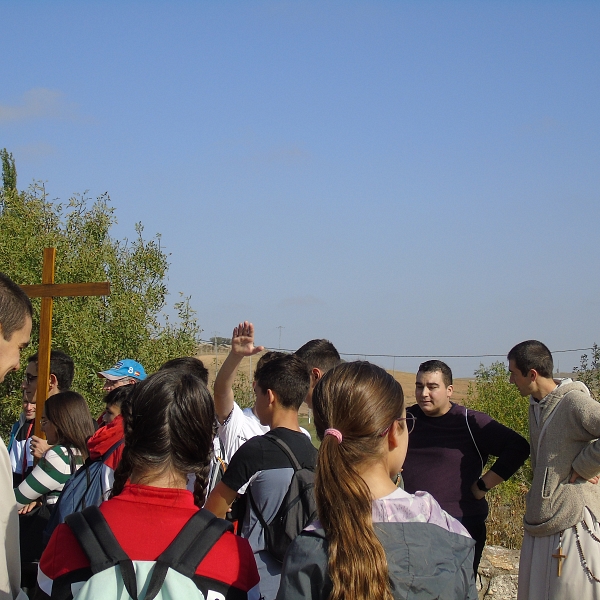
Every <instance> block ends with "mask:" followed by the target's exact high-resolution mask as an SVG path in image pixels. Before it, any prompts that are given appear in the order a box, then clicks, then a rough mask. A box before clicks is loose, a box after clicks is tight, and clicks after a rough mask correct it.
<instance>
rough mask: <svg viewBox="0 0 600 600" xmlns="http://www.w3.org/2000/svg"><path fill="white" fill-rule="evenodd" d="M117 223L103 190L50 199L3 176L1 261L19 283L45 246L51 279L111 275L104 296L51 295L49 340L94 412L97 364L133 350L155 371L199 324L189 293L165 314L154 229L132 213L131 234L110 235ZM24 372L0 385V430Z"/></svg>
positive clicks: (36, 265)
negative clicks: (52, 253)
mask: <svg viewBox="0 0 600 600" xmlns="http://www.w3.org/2000/svg"><path fill="white" fill-rule="evenodd" d="M4 158H5V155H3V156H2V159H3V161H4ZM7 160H8V159H7ZM9 162H10V161H9ZM3 166H4V162H3ZM9 166H10V165H9ZM13 166H14V165H13ZM9 170H10V169H9ZM15 180H16V172H15ZM115 223H116V217H115V209H114V208H113V207H112V206H111V205H110V199H109V197H108V195H107V194H104V195H102V196H100V197H98V198H97V199H96V200H94V201H92V200H91V199H90V198H88V197H86V196H85V195H83V196H80V195H75V196H73V197H72V198H71V199H70V200H69V202H68V203H67V204H66V205H63V204H61V203H57V202H52V201H50V200H49V199H48V197H47V194H46V191H45V189H44V186H43V185H39V184H34V185H33V186H32V187H30V188H29V190H27V191H24V192H18V191H17V190H16V189H14V188H10V187H9V186H7V185H6V180H5V186H4V188H3V190H1V191H0V231H1V232H2V234H1V235H0V270H1V271H3V272H5V273H7V274H8V275H9V276H10V277H11V278H12V279H13V280H14V281H16V282H18V283H20V284H35V283H40V282H41V273H42V258H43V248H45V247H49V246H53V247H55V248H56V278H55V281H56V283H76V282H91V281H106V280H108V281H109V282H110V285H111V294H110V296H107V297H81V298H55V300H54V314H53V331H52V347H53V348H59V349H61V350H64V351H65V352H67V353H68V354H70V355H71V356H72V357H73V359H74V361H75V368H76V373H75V381H74V384H73V389H75V390H77V391H79V392H81V393H82V394H83V395H84V396H85V397H86V398H87V400H88V402H89V404H90V408H91V409H92V411H93V412H95V413H98V412H99V411H100V409H101V408H102V405H103V404H102V391H101V387H102V386H101V382H100V380H99V379H98V377H97V374H96V373H97V371H99V370H102V369H106V368H108V367H110V366H112V364H114V363H115V362H116V361H117V360H119V359H122V358H133V359H135V360H138V361H139V362H141V363H142V364H143V365H144V367H145V369H146V371H147V372H152V371H154V370H156V369H157V368H158V367H159V366H160V365H161V364H162V363H163V362H165V361H166V360H168V359H170V358H174V357H177V356H186V355H187V356H189V355H194V354H195V352H196V347H197V339H198V336H199V333H200V330H199V328H198V324H197V321H196V317H195V313H194V311H193V310H192V309H191V307H190V304H189V298H185V297H180V300H179V302H177V303H175V305H174V308H175V312H176V314H177V318H176V319H175V320H172V319H170V318H169V317H168V316H166V315H164V314H163V310H165V308H166V295H167V287H166V285H165V280H166V275H167V270H168V261H167V255H166V254H165V252H163V250H162V249H161V247H160V236H158V235H157V236H156V237H154V238H151V239H146V238H144V236H143V231H144V230H143V226H142V224H141V223H137V224H136V226H135V237H134V239H132V240H127V239H125V240H116V239H114V238H112V237H111V235H110V230H111V227H112V226H113V225H114V224H115ZM33 304H34V309H35V315H34V330H33V333H32V344H31V353H33V352H35V351H36V350H37V344H38V333H39V331H38V326H37V323H38V319H39V309H40V300H33ZM23 368H24V366H23ZM21 377H22V371H21V372H20V373H19V374H12V375H10V376H8V377H7V378H6V381H5V382H4V384H2V386H1V387H0V399H1V400H2V404H3V405H2V415H1V419H0V431H1V433H2V434H6V431H7V427H8V426H10V424H11V423H12V422H14V420H15V418H16V417H17V416H18V413H19V411H20V400H21V393H20V383H21Z"/></svg>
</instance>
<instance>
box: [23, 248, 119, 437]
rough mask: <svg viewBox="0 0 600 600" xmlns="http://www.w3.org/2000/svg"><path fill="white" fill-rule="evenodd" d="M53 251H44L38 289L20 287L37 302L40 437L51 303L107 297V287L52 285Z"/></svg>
mask: <svg viewBox="0 0 600 600" xmlns="http://www.w3.org/2000/svg"><path fill="white" fill-rule="evenodd" d="M55 259H56V248H44V266H43V268H42V284H41V285H22V286H21V288H22V289H23V291H24V292H25V293H26V294H27V295H28V296H29V297H30V298H41V299H42V308H41V311H40V345H39V348H38V365H37V367H38V380H37V391H36V402H37V405H36V411H35V435H37V436H38V437H42V427H41V420H42V414H43V412H44V403H45V402H46V398H47V397H48V391H49V390H48V387H49V383H50V350H51V348H52V299H53V297H58V296H108V295H109V294H110V283H109V282H108V281H105V282H102V283H54V261H55Z"/></svg>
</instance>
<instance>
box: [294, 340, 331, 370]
mask: <svg viewBox="0 0 600 600" xmlns="http://www.w3.org/2000/svg"><path fill="white" fill-rule="evenodd" d="M295 354H296V356H299V357H300V358H301V359H302V360H303V361H304V362H305V363H306V364H307V365H308V368H309V369H310V370H312V369H314V368H317V369H320V370H321V371H322V372H323V373H326V372H327V371H329V369H332V368H333V367H335V366H336V365H339V364H340V362H341V359H340V354H339V352H338V351H337V350H336V349H335V346H334V345H333V344H332V343H331V342H330V341H329V340H310V342H306V344H304V346H301V347H300V348H298V350H296V352H295Z"/></svg>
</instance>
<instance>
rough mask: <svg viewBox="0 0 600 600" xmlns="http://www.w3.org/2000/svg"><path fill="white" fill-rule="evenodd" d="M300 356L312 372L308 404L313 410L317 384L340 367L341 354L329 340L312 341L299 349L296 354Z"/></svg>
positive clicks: (307, 398)
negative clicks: (328, 373)
mask: <svg viewBox="0 0 600 600" xmlns="http://www.w3.org/2000/svg"><path fill="white" fill-rule="evenodd" d="M294 354H295V355H296V356H299V357H300V358H301V359H302V360H303V361H304V362H305V363H306V364H307V365H308V368H309V370H310V389H309V390H308V394H307V395H306V400H305V402H306V404H307V405H308V408H312V393H313V390H314V389H315V385H317V382H318V381H319V379H321V377H323V375H325V373H327V371H329V369H333V367H335V366H336V365H339V364H340V362H342V361H341V359H340V354H339V352H338V351H337V350H336V349H335V346H334V345H333V344H332V343H331V342H330V341H329V340H324V339H321V340H310V342H306V344H304V345H303V346H301V347H300V348H298V350H296V352H295V353H294Z"/></svg>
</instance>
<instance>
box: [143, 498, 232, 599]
mask: <svg viewBox="0 0 600 600" xmlns="http://www.w3.org/2000/svg"><path fill="white" fill-rule="evenodd" d="M227 531H231V532H233V525H232V524H231V523H229V522H228V521H225V519H219V518H218V517H215V515H213V514H212V513H211V512H210V511H208V510H206V509H204V508H203V509H200V510H199V511H198V512H197V513H195V514H194V515H193V516H192V517H191V519H190V520H189V521H188V522H187V523H186V524H185V526H184V527H183V529H182V530H181V531H180V532H179V534H178V535H177V537H176V538H175V539H174V540H173V541H172V542H171V544H170V545H169V546H168V548H167V549H166V550H165V551H164V552H163V553H162V554H161V555H160V556H159V557H158V558H157V559H156V564H155V565H154V569H153V571H152V576H151V578H150V583H149V584H148V589H147V590H146V596H145V598H144V600H153V598H155V597H156V595H157V594H158V592H160V589H161V588H162V585H163V583H164V581H165V577H166V576H167V571H168V570H169V567H170V568H172V569H174V570H175V571H178V572H179V573H181V574H182V575H185V576H186V577H189V578H190V579H191V578H192V577H193V576H194V574H195V573H196V569H197V568H198V565H199V564H200V563H201V562H202V561H203V560H204V557H205V556H206V555H207V554H208V553H209V551H210V550H211V548H212V547H213V546H214V545H215V544H216V543H217V542H218V541H219V539H221V536H222V535H223V534H224V533H225V532H227Z"/></svg>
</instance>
